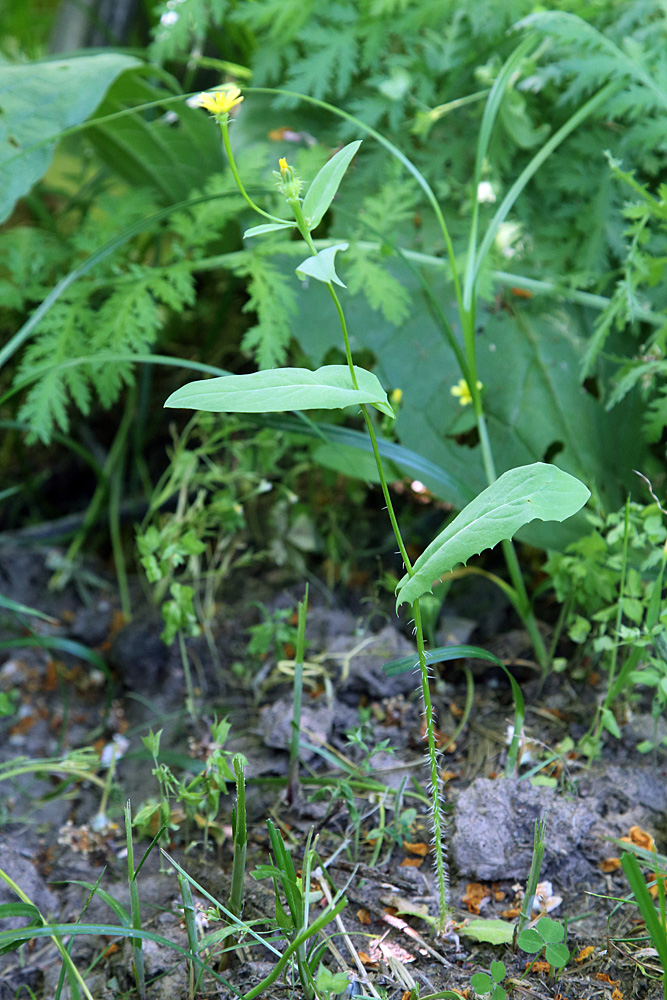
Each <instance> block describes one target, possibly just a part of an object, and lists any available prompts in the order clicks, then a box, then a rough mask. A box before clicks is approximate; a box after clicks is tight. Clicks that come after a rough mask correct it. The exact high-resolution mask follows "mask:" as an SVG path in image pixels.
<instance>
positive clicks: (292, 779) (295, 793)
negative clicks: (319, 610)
mask: <svg viewBox="0 0 667 1000" xmlns="http://www.w3.org/2000/svg"><path fill="white" fill-rule="evenodd" d="M307 611H308V584H306V592H305V594H304V597H303V600H302V601H299V605H298V624H297V634H296V654H295V657H294V688H293V692H294V693H293V698H292V738H291V740H290V752H289V772H288V778H287V801H288V802H289V803H290V805H294V803H295V802H296V801H297V799H298V797H299V740H300V737H301V700H302V697H303V660H304V656H305V652H306V613H307Z"/></svg>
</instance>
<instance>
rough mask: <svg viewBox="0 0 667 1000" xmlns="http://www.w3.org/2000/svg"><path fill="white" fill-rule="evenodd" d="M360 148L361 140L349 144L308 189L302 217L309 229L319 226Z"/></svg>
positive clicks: (333, 158)
mask: <svg viewBox="0 0 667 1000" xmlns="http://www.w3.org/2000/svg"><path fill="white" fill-rule="evenodd" d="M359 146H361V139H359V140H357V142H351V143H350V144H349V145H347V146H344V147H343V149H341V150H339V152H338V153H336V155H335V156H332V157H331V159H330V160H329V162H328V163H325V164H324V166H323V167H322V169H321V170H320V172H319V173H318V174H317V176H316V177H315V179H314V181H313V182H312V184H311V185H310V187H309V188H308V193H307V194H306V197H305V198H304V199H303V215H304V218H305V219H306V222H307V223H308V226H309V228H310V229H315V228H316V227H317V226H319V224H320V222H321V221H322V219H323V218H324V213H325V212H326V210H327V209H328V207H329V205H330V204H331V202H332V201H333V200H334V197H335V195H336V191H337V190H338V188H339V186H340V182H341V181H342V179H343V176H344V175H345V171H346V170H347V168H348V167H349V165H350V161H351V160H352V157H353V156H354V154H355V153H356V151H357V150H358V149H359Z"/></svg>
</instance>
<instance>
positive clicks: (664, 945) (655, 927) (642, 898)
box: [621, 852, 667, 976]
mask: <svg viewBox="0 0 667 1000" xmlns="http://www.w3.org/2000/svg"><path fill="white" fill-rule="evenodd" d="M621 866H622V868H623V871H624V872H625V877H626V878H627V880H628V882H629V883H630V888H631V889H632V892H633V894H634V897H635V899H636V901H637V906H638V907H639V912H640V913H641V915H642V917H643V918H644V922H645V924H646V927H647V930H648V932H649V934H650V935H651V941H652V942H653V947H654V948H655V950H656V951H657V952H658V955H659V957H660V964H661V965H662V967H663V969H664V970H666V971H665V975H666V976H667V934H666V933H665V927H664V926H663V924H662V922H661V921H660V917H659V916H658V913H657V911H656V908H655V905H654V903H653V899H652V898H651V894H650V892H649V891H648V889H647V888H646V882H645V881H644V876H643V875H642V871H641V868H640V867H639V862H638V861H637V858H636V857H635V856H634V854H631V853H630V852H626V853H625V854H623V856H622V858H621Z"/></svg>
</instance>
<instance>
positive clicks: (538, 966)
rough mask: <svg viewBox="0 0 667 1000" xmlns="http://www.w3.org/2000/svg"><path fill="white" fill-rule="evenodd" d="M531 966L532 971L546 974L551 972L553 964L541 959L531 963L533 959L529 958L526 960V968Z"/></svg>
mask: <svg viewBox="0 0 667 1000" xmlns="http://www.w3.org/2000/svg"><path fill="white" fill-rule="evenodd" d="M528 967H530V971H531V972H543V973H544V975H545V976H546V975H548V974H549V973H550V972H551V966H550V965H549V963H548V962H545V961H543V960H541V959H540V961H538V962H533V963H532V965H531V960H530V959H528V961H527V962H526V968H528Z"/></svg>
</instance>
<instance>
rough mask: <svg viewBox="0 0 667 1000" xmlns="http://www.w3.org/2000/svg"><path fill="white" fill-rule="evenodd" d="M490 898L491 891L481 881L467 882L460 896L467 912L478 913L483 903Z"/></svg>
mask: <svg viewBox="0 0 667 1000" xmlns="http://www.w3.org/2000/svg"><path fill="white" fill-rule="evenodd" d="M490 899H491V892H490V890H489V889H488V888H487V887H486V886H485V885H482V883H481V882H468V884H467V886H466V891H465V893H464V894H463V896H462V897H461V902H462V903H465V905H466V906H467V908H468V912H469V913H479V911H480V910H481V908H482V907H483V906H484V904H485V903H488V901H489V900H490Z"/></svg>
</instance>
